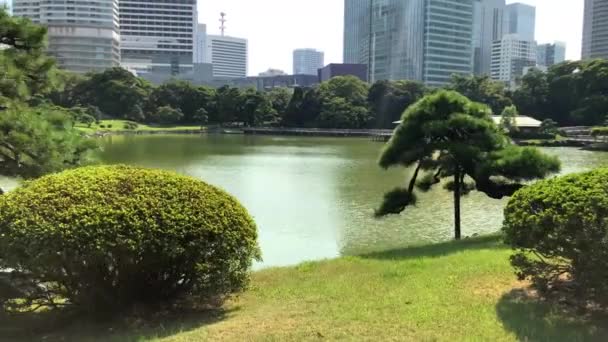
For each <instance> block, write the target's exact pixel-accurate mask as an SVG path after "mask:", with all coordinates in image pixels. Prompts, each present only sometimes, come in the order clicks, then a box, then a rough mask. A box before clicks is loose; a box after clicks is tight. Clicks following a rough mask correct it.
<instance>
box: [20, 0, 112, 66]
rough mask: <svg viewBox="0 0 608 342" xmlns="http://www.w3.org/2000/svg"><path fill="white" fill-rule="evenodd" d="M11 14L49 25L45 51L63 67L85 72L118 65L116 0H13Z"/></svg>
mask: <svg viewBox="0 0 608 342" xmlns="http://www.w3.org/2000/svg"><path fill="white" fill-rule="evenodd" d="M62 5H63V6H62ZM66 5H69V6H66ZM13 15H15V16H18V17H25V18H29V19H31V20H32V21H33V22H35V23H38V24H41V25H44V26H46V27H47V28H48V53H49V55H51V56H53V57H55V59H56V60H57V63H58V66H59V67H60V68H62V69H66V70H69V71H72V72H76V73H86V72H90V71H103V70H105V69H107V68H111V67H115V66H119V65H120V31H119V16H118V0H81V1H40V0H15V1H14V2H13Z"/></svg>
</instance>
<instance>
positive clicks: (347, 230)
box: [100, 135, 608, 268]
mask: <svg viewBox="0 0 608 342" xmlns="http://www.w3.org/2000/svg"><path fill="white" fill-rule="evenodd" d="M381 148H382V144H381V143H377V142H372V141H369V140H367V139H360V138H354V139H351V138H310V137H272V136H242V135H206V136H188V135H170V136H167V135H150V136H112V137H107V138H104V140H103V152H102V154H101V156H100V158H101V160H102V161H103V162H105V163H126V164H135V165H143V166H147V167H158V168H164V169H169V170H174V171H177V172H179V173H183V174H187V175H191V176H194V177H197V178H200V179H203V180H205V181H207V182H209V183H211V184H214V185H217V186H219V187H221V188H223V189H225V190H226V191H228V192H229V193H231V194H233V195H234V196H236V197H237V198H238V199H239V200H240V201H241V202H242V203H243V204H244V205H245V207H246V208H247V209H248V210H249V212H250V213H251V215H252V216H253V217H254V219H255V221H256V222H257V224H258V229H259V235H260V237H259V241H260V245H261V247H262V252H263V257H264V261H263V262H262V263H260V264H257V265H256V268H260V267H268V266H281V265H291V264H295V263H299V262H302V261H307V260H318V259H323V258H332V257H336V256H339V255H352V254H360V253H369V252H373V251H379V250H388V249H395V248H401V247H404V246H408V245H412V244H420V243H430V242H439V241H444V240H448V239H450V238H451V237H452V236H453V218H452V216H453V214H452V213H453V211H452V210H453V209H452V195H451V194H450V193H448V192H446V191H443V190H442V189H441V187H437V188H436V189H434V190H432V191H431V192H429V193H427V194H423V195H421V196H420V198H419V201H418V203H417V206H416V207H412V208H408V209H407V210H406V211H405V212H404V213H403V214H401V215H398V216H393V217H389V218H386V219H381V220H377V219H375V218H374V217H373V212H374V209H375V208H376V207H377V206H378V205H379V203H380V200H381V198H382V196H383V194H384V192H386V191H387V190H390V189H392V188H394V187H395V186H397V185H399V184H400V183H405V182H406V180H407V178H408V177H409V172H410V171H409V170H405V169H394V170H389V171H385V170H382V169H380V168H379V167H378V166H377V164H376V159H377V157H378V154H379V151H380V149H381ZM545 151H546V152H547V153H550V154H553V155H557V156H559V157H560V158H561V160H562V161H563V173H570V172H577V171H584V170H589V169H592V168H595V167H599V166H602V165H606V164H607V163H608V154H607V153H602V152H586V151H581V150H578V149H575V148H547V149H545ZM505 204H506V200H492V199H489V198H488V197H486V196H485V195H483V194H480V193H476V192H474V193H472V194H471V195H469V196H467V197H465V198H464V199H463V218H462V220H463V235H464V236H471V235H474V234H485V233H492V232H496V231H498V230H499V229H500V227H501V223H502V210H503V208H504V205H505Z"/></svg>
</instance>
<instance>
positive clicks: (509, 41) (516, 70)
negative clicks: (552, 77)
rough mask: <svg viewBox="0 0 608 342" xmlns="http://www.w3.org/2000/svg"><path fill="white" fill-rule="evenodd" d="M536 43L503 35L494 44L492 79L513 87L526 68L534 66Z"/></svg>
mask: <svg viewBox="0 0 608 342" xmlns="http://www.w3.org/2000/svg"><path fill="white" fill-rule="evenodd" d="M536 54H537V48H536V42H534V41H529V40H522V39H521V38H520V37H519V35H517V34H508V35H505V36H504V37H503V38H502V39H501V40H497V41H495V42H494V47H493V50H492V75H491V76H492V78H493V79H495V80H498V81H502V82H505V83H506V84H508V85H510V86H514V85H515V84H516V82H517V80H518V78H519V77H521V76H523V75H524V70H525V69H526V68H527V67H534V66H536V57H537V56H536Z"/></svg>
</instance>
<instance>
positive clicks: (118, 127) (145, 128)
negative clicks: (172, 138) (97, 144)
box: [76, 120, 201, 134]
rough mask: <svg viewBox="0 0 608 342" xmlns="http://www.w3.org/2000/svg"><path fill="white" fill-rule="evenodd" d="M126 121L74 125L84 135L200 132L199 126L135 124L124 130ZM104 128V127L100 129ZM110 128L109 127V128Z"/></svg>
mask: <svg viewBox="0 0 608 342" xmlns="http://www.w3.org/2000/svg"><path fill="white" fill-rule="evenodd" d="M127 122H129V121H127V120H101V122H100V124H99V125H98V124H93V125H91V127H88V126H87V125H85V124H81V123H79V124H76V128H78V129H79V130H81V131H83V132H85V133H90V134H92V133H97V132H154V131H194V130H200V129H201V126H149V125H145V124H137V129H134V130H133V129H126V128H125V124H126V123H127ZM101 126H104V127H101ZM110 126H111V127H110Z"/></svg>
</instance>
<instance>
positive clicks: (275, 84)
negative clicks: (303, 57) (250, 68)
mask: <svg viewBox="0 0 608 342" xmlns="http://www.w3.org/2000/svg"><path fill="white" fill-rule="evenodd" d="M318 83H319V80H318V77H317V75H278V76H250V77H242V78H235V79H232V80H230V81H229V82H228V83H227V84H230V85H231V86H233V87H238V88H251V87H253V88H256V89H257V90H260V91H263V90H270V89H273V88H296V87H305V88H308V87H312V86H314V85H316V84H318Z"/></svg>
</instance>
